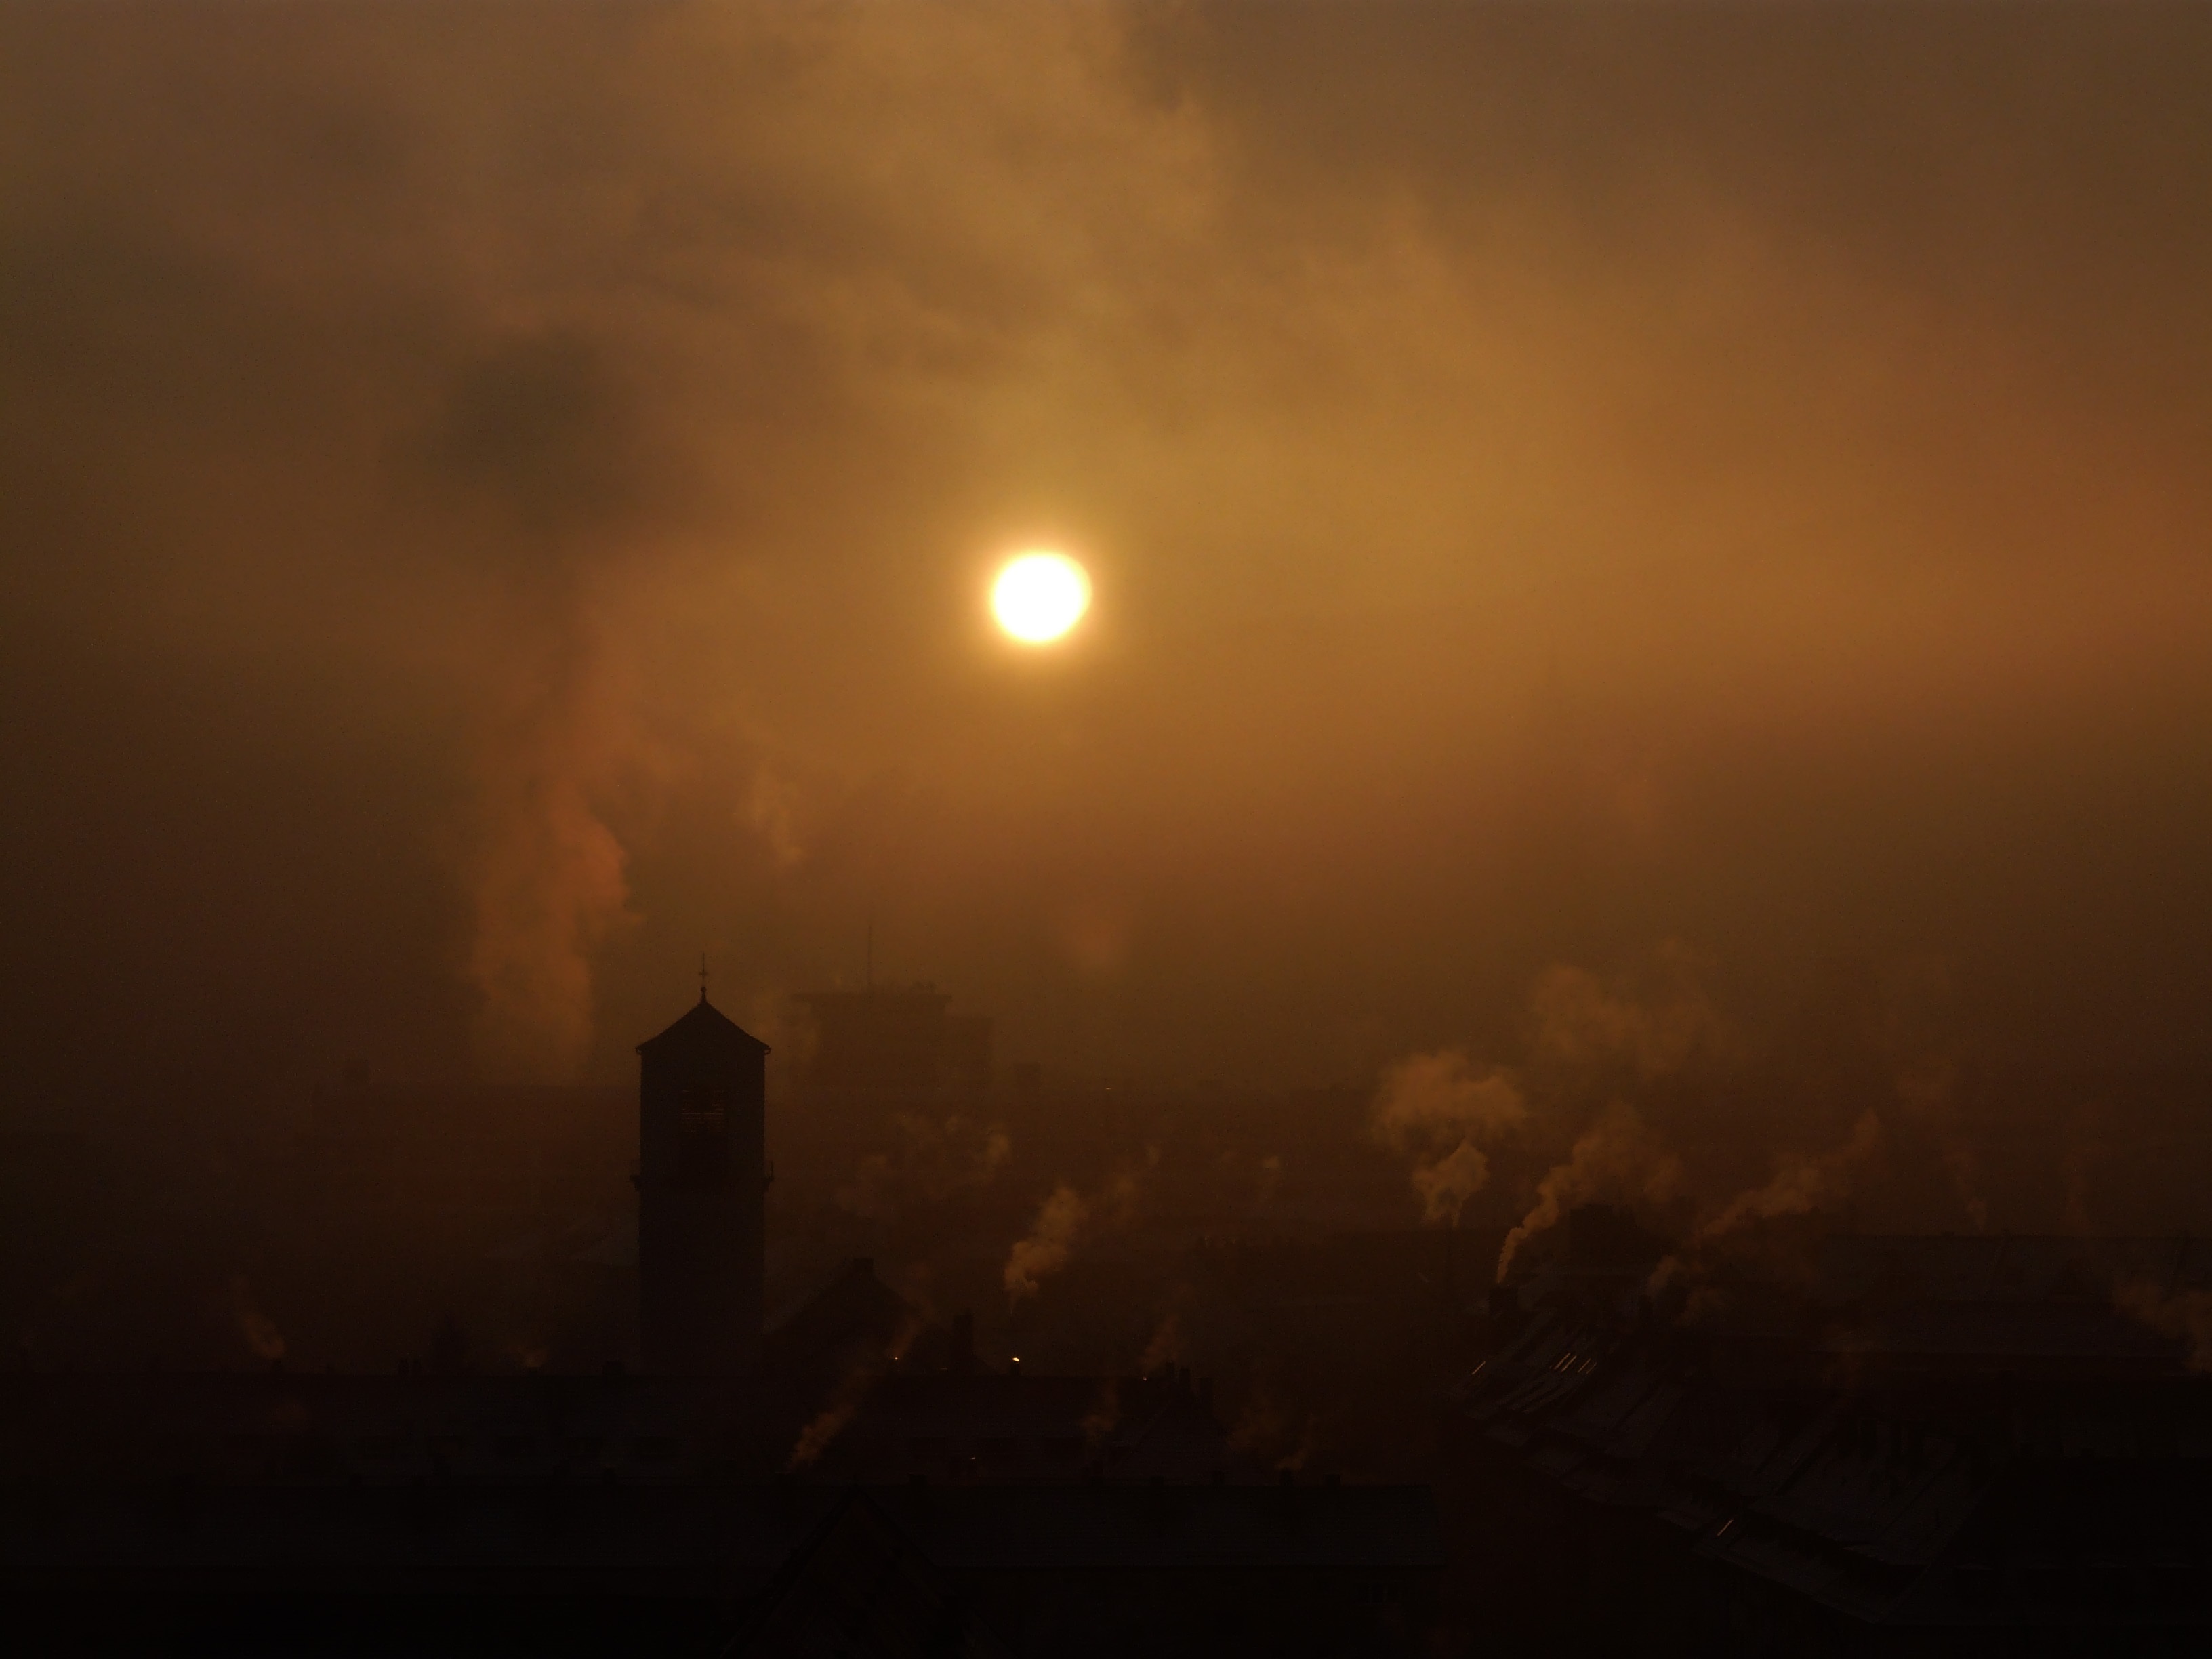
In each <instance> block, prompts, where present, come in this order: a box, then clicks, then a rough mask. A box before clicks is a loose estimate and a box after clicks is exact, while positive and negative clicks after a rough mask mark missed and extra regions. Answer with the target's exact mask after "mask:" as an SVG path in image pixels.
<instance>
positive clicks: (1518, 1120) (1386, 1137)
mask: <svg viewBox="0 0 2212 1659" xmlns="http://www.w3.org/2000/svg"><path fill="white" fill-rule="evenodd" d="M1527 1121H1528V1103H1527V1102H1526V1101H1525V1100H1523V1099H1522V1095H1521V1091H1520V1089H1519V1087H1518V1086H1517V1085H1516V1084H1515V1082H1514V1080H1513V1079H1512V1078H1511V1077H1510V1076H1509V1075H1507V1074H1506V1073H1504V1071H1501V1070H1498V1069H1497V1068H1495V1067H1493V1068H1492V1069H1490V1070H1487V1071H1484V1072H1480V1073H1478V1072H1477V1071H1476V1070H1475V1069H1474V1067H1473V1066H1470V1065H1469V1064H1468V1058H1467V1056H1466V1055H1465V1054H1462V1053H1460V1052H1458V1051H1457V1050H1455V1049H1448V1050H1444V1051H1442V1052H1439V1053H1437V1054H1415V1055H1414V1056H1413V1058H1411V1059H1410V1060H1401V1062H1400V1063H1399V1064H1397V1065H1396V1066H1393V1067H1392V1068H1391V1069H1390V1071H1389V1074H1388V1075H1387V1076H1386V1077H1385V1078H1384V1079H1383V1087H1382V1089H1381V1091H1379V1092H1378V1093H1377V1094H1376V1097H1375V1100H1374V1103H1373V1104H1372V1105H1371V1106H1370V1108H1369V1111H1368V1127H1369V1130H1370V1133H1372V1134H1373V1135H1374V1136H1375V1138H1376V1139H1377V1140H1379V1141H1381V1142H1382V1143H1383V1145H1384V1146H1388V1147H1389V1148H1390V1149H1391V1150H1392V1151H1393V1152H1400V1153H1404V1154H1408V1155H1410V1156H1411V1157H1412V1158H1413V1176H1412V1179H1413V1190H1414V1192H1415V1193H1416V1194H1419V1198H1420V1200H1421V1213H1422V1217H1423V1218H1424V1219H1425V1220H1428V1221H1449V1222H1451V1223H1453V1224H1454V1225H1457V1223H1458V1221H1459V1218H1460V1212H1461V1211H1462V1210H1463V1209H1464V1208H1465V1207H1466V1205H1467V1201H1468V1199H1470V1198H1472V1197H1474V1194H1476V1193H1478V1192H1480V1191H1481V1190H1482V1188H1483V1187H1484V1185H1485V1184H1486V1182H1488V1181H1489V1179H1490V1161H1489V1159H1488V1158H1487V1157H1486V1156H1485V1154H1484V1152H1483V1150H1482V1149H1483V1146H1484V1145H1485V1144H1486V1143H1488V1142H1491V1141H1494V1140H1496V1139H1498V1138H1499V1137H1501V1136H1504V1135H1506V1134H1510V1133H1512V1132H1514V1131H1516V1130H1517V1129H1519V1128H1520V1127H1522V1125H1523V1124H1525V1123H1526V1122H1527Z"/></svg>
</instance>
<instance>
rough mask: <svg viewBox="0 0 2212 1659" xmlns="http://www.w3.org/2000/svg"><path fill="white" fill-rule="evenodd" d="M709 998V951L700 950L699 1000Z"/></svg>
mask: <svg viewBox="0 0 2212 1659" xmlns="http://www.w3.org/2000/svg"><path fill="white" fill-rule="evenodd" d="M699 1000H700V1001H702V1002H704V1001H705V1000H707V953H706V952H705V951H700V952H699Z"/></svg>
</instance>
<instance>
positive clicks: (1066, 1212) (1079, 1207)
mask: <svg viewBox="0 0 2212 1659" xmlns="http://www.w3.org/2000/svg"><path fill="white" fill-rule="evenodd" d="M1090 1219H1091V1206H1090V1205H1088V1204H1086V1203H1085V1201H1084V1200H1083V1195H1082V1194H1080V1193H1079V1192H1077V1191H1076V1190H1075V1188H1073V1187H1070V1186H1067V1185H1066V1184H1065V1183H1063V1184H1062V1185H1060V1186H1058V1187H1055V1188H1053V1189H1052V1194H1051V1196H1050V1197H1048V1198H1047V1199H1046V1200H1045V1201H1044V1203H1043V1204H1042V1206H1040V1207H1039V1208H1038V1210H1037V1214H1036V1223H1035V1224H1034V1225H1032V1226H1031V1227H1030V1231H1029V1237H1026V1238H1023V1239H1018V1240H1017V1241H1016V1242H1015V1244H1014V1248H1013V1250H1012V1253H1011V1254H1009V1255H1007V1257H1006V1273H1005V1274H1004V1278H1005V1281H1006V1297H1007V1300H1009V1301H1011V1302H1018V1301H1020V1300H1021V1299H1022V1298H1023V1297H1025V1296H1035V1295H1036V1292H1037V1286H1038V1285H1040V1284H1042V1282H1043V1281H1044V1280H1045V1279H1048V1278H1050V1277H1051V1276H1052V1275H1053V1274H1054V1273H1058V1272H1059V1271H1060V1269H1061V1268H1062V1267H1066V1265H1067V1258H1068V1256H1069V1255H1070V1254H1071V1253H1072V1252H1073V1249H1074V1248H1075V1239H1076V1235H1077V1234H1079V1233H1080V1232H1081V1231H1083V1228H1084V1226H1085V1224H1086V1223H1087V1222H1088V1221H1089V1220H1090Z"/></svg>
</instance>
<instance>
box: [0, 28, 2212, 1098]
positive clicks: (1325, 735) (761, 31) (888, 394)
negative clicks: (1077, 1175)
mask: <svg viewBox="0 0 2212 1659" xmlns="http://www.w3.org/2000/svg"><path fill="white" fill-rule="evenodd" d="M0 169H4V171H3V172H0V295H4V299H0V305H4V311H0V433H4V437H3V438H0V469H4V471H0V535H4V547H5V558H4V569H3V570H0V577H3V578H4V582H5V587H4V614H0V629H4V630H5V638H4V641H0V674H3V675H4V684H0V736H4V742H5V745H6V748H5V753H6V766H7V780H6V787H5V790H4V799H5V803H6V805H5V824H6V837H7V857H6V859H5V865H4V867H5V870H6V877H5V886H4V892H5V895H6V906H5V912H4V916H0V921H4V925H5V927H6V932H7V940H8V942H7V945H6V947H5V951H4V953H0V959H4V962H5V964H6V969H7V973H8V981H7V984H6V987H5V994H6V996H7V999H8V1002H9V1007H10V1010H11V1015H10V1018H9V1036H10V1041H9V1057H10V1060H11V1062H12V1067H11V1069H12V1071H13V1073H14V1074H15V1077H16V1078H17V1079H18V1081H17V1082H16V1084H15V1088H16V1089H17V1091H19V1092H20V1093H21V1095H22V1096H23V1097H24V1098H25V1099H26V1100H33V1099H44V1098H52V1097H59V1096H63V1095H66V1094H67V1093H68V1092H69V1091H71V1090H82V1089H87V1088H91V1087H94V1086H97V1085H103V1083H104V1082H105V1081H116V1082H126V1081H127V1082H129V1083H131V1085H134V1086H148V1087H161V1086H168V1085H170V1084H171V1083H173V1082H174V1081H175V1080H177V1079H209V1078H220V1079H234V1080H237V1081H240V1082H241V1083H253V1084H256V1085H258V1084H262V1083H268V1082H271V1081H276V1082H287V1081H289V1082H297V1081H301V1080H311V1079H315V1078H319V1077H327V1076H330V1075H331V1074H333V1073H335V1072H336V1071H337V1068H338V1067H339V1066H341V1065H343V1063H345V1062H346V1061H347V1060H349V1059H358V1060H364V1061H366V1062H367V1063H368V1064H369V1065H370V1066H372V1068H373V1069H374V1070H375V1071H376V1072H377V1073H380V1074H381V1075H391V1076H430V1075H440V1074H445V1073H453V1072H457V1071H461V1070H465V1069H467V1068H470V1067H480V1068H482V1069H483V1070H484V1071H485V1072H486V1073H488V1074H491V1075H497V1076H521V1075H530V1076H538V1077H571V1076H602V1077H610V1078H614V1077H621V1076H623V1075H626V1074H627V1066H628V1065H629V1060H628V1055H629V1047H630V1045H631V1044H633V1043H635V1042H636V1041H637V1040H638V1039H639V1038H640V1037H641V1036H644V1035H647V1033H649V1032H650V1031H652V1030H655V1029H658V1027H659V1025H660V1024H663V1023H665V1019H666V1018H669V1017H670V1016H671V1014H672V1013H673V1012H676V1011H677V1010H678V1009H679V1008H680V1007H681V1006H682V1005H683V1003H684V1001H685V1000H687V999H688V997H689V996H690V994H692V989H691V987H692V984H693V981H692V974H693V971H694V969H695V967H696V961H697V957H698V955H699V953H700V951H702V949H703V950H705V951H708V953H709V954H710V957H711V958H712V960H713V963H714V970H715V973H716V979H715V981H714V982H715V986H716V989H717V996H718V1000H720V1001H722V1002H723V1003H724V1005H725V1006H728V1007H729V1008H731V1010H732V1012H735V1013H737V1014H738V1017H739V1018H743V1019H746V1020H748V1021H749V1022H751V1023H754V1024H758V1025H760V1026H762V1027H763V1030H766V1031H767V1033H768V1034H769V1036H771V1039H772V1040H773V1039H774V1037H775V1036H776V1030H775V1027H776V1024H777V1021H778V1019H779V1018H780V1013H779V1010H780V1008H781V998H782V997H783V996H784V994H786V993H787V992H789V991H790V990H792V989H794V988H801V987H810V986H817V985H821V984H824V983H827V982H829V981H832V980H833V979H834V978H835V977H836V976H839V975H842V976H844V977H845V978H846V979H847V980H848V981H850V980H853V979H855V978H857V976H858V975H859V974H860V969H861V956H862V940H863V937H864V930H865V929H866V927H867V925H868V923H869V921H870V919H871V918H872V920H873V923H874V927H875V931H876V939H877V963H878V973H879V975H884V976H889V977H895V978H899V979H909V978H928V979H932V980H934V981H938V982H939V984H940V985H943V986H945V987H947V988H950V989H951V990H953V991H954V992H955V993H956V994H957V997H958V999H959V1001H960V1005H961V1006H964V1007H969V1008H973V1009H975V1010H979V1011H986V1012H995V1013H996V1014H997V1015H998V1016H999V1017H1000V1053H1001V1055H1002V1057H1004V1058H1008V1059H1019V1058H1028V1057H1036V1058H1042V1059H1043V1060H1046V1061H1048V1063H1050V1064H1053V1065H1055V1066H1063V1067H1066V1068H1068V1069H1071V1070H1074V1071H1079V1072H1090V1073H1097V1072H1113V1073H1135V1074H1139V1075H1151V1076H1163V1077H1177V1076H1183V1077H1188V1076H1194V1075H1199V1074H1213V1075H1221V1076H1226V1077H1249V1078H1254V1079H1280V1080H1315V1081H1319V1080H1323V1079H1332V1078H1334V1079H1342V1080H1346V1081H1353V1082H1364V1081H1366V1080H1369V1079H1372V1078H1373V1077H1374V1076H1375V1075H1376V1072H1377V1070H1378V1068H1380V1067H1381V1066H1383V1064H1385V1063H1386V1062H1388V1061H1389V1060H1392V1059H1393V1058H1394V1057H1396V1056H1399V1055H1401V1054H1405V1053H1407V1052H1409V1051H1411V1050H1413V1049H1416V1048H1428V1047H1433V1046H1435V1045H1437V1044H1440V1043H1446V1042H1458V1043H1463V1044H1467V1045H1468V1046H1469V1047H1470V1048H1473V1049H1474V1050H1475V1051H1478V1052H1486V1053H1504V1052H1505V1051H1507V1050H1509V1049H1510V1048H1511V1046H1512V1044H1513V1042H1515V1041H1516V1036H1515V1034H1516V1030H1518V1029H1519V1026H1518V1022H1519V1021H1520V1019H1521V1018H1522V1008H1523V1006H1524V1005H1525V1000H1526V997H1527V994H1528V987H1529V986H1530V984H1531V983H1532V982H1533V981H1534V979H1535V977H1536V975H1539V974H1540V973H1541V971H1542V970H1543V969H1546V968H1547V967H1548V966H1551V965H1553V964H1555V963H1572V964H1577V965H1580V966H1583V967H1585V968H1588V969H1592V970H1595V971H1596V972H1599V973H1601V974H1614V973H1624V972H1629V971H1632V970H1633V969H1636V967H1637V966H1638V964H1640V963H1649V962H1650V961H1652V960H1654V959H1655V958H1656V957H1659V956H1661V955H1663V954H1664V953H1667V952H1670V951H1671V952H1678V953H1681V952H1686V953H1688V955H1689V956H1690V957H1694V958H1695V959H1696V960H1698V961H1699V962H1701V963H1703V964H1705V965H1704V967H1703V968H1702V969H1701V970H1700V971H1701V972H1702V973H1703V974H1705V975H1706V976H1707V977H1708V979H1709V980H1710V981H1711V983H1712V985H1713V986H1714V987H1716V994H1717V995H1719V996H1720V997H1722V998H1723V1000H1725V1001H1726V1002H1727V1003H1728V1004H1729V1006H1730V1007H1731V1008H1732V1009H1735V1010H1736V1011H1738V1015H1739V1017H1740V1018H1743V1019H1745V1020H1747V1021H1751V1022H1753V1023H1755V1022H1757V1021H1759V1020H1761V1019H1765V1020H1771V1021H1781V1020H1786V1019H1787V1018H1790V1017H1791V1011H1792V1010H1793V1009H1794V1008H1795V1007H1796V1006H1797V1005H1798V1004H1799V1003H1800V1002H1802V1000H1803V999H1804V998H1805V997H1806V996H1808V994H1811V989H1810V987H1814V986H1815V985H1816V984H1818V983H1820V975H1822V974H1823V973H1824V972H1826V971H1827V966H1826V965H1828V964H1832V963H1834V962H1836V961H1837V960H1838V959H1847V960H1856V961H1862V962H1864V963H1870V964H1872V966H1873V969H1874V970H1875V971H1876V972H1877V973H1879V974H1881V975H1887V976H1890V977H1893V978H1897V979H1899V981H1901V982H1911V983H1914V984H1936V985H1940V986H1942V987H1945V988H1944V990H1943V992H1942V996H1943V1000H1944V1012H1943V1014H1942V1018H1944V1019H1946V1020H1948V1021H1951V1022H1954V1024H1955V1025H1956V1028H1957V1030H1958V1031H1959V1032H1960V1040H1961V1041H1965V1042H1972V1043H1973V1044H1976V1045H1979V1046H1980V1047H1981V1048H1984V1049H1985V1050H1987V1051H1988V1052H1991V1053H1997V1054H2019V1055H2022V1056H2028V1057H2033V1056H2044V1055H2061V1056H2065V1057H2069V1058H2080V1059H2094V1060H2103V1059H2128V1060H2140V1059H2155V1060H2173V1059H2199V1058H2203V1057H2204V1056H2205V1055H2206V1054H2207V1052H2208V1049H2212V1024H2208V1019H2207V1013H2206V1010H2207V1007H2208V1006H2212V931H2208V924H2212V862H2208V860H2207V857H2206V848H2207V846H2208V843H2212V660H2208V658H2209V657H2212V653H2207V651H2206V649H2205V641H2207V639H2208V637H2212V632H2208V624H2212V567H2209V566H2208V557H2207V533H2208V531H2209V530H2212V472H2208V465H2207V457H2208V455H2212V446H2208V439H2212V419H2208V416H2212V372H2208V371H2212V310H2208V307H2207V306H2206V303H2205V295H2207V294H2208V293H2212V13H2208V12H2207V11H2206V10H2204V9H2203V8H2200V7H2170V8H2138V7H2130V6H2105V5H2100V6H2095V7H2087V6H2081V7H2065V8H2059V7H2047V8H2046V7H2021V6H2006V5H1977V6H1972V7H1966V6H1949V5H1944V6H1927V7H1911V6H1884V7H1879V8H1869V7H1861V6H1843V5H1835V6H1826V7H1822V6H1811V5H1800V6H1788V7H1784V6H1742V7H1729V8H1719V7H1715V8H1692V7H1651V6H1637V7H1633V8H1627V7H1620V8H1600V7H1592V8H1579V7H1571V6H1561V5H1547V6H1542V7H1528V8H1517V7H1509V6H1486V7H1480V8H1474V7H1467V8H1448V7H1443V6H1421V7H1410V6H1409V7H1403V8H1374V7H1358V8H1354V7H1352V6H1349V5H1344V6H1337V7H1329V8H1309V7H1301V6H1295V5H1291V4H1283V3H1277V4H1267V5H1237V6H1222V7H1213V6H1206V5H1190V4H1178V5H1148V6H1137V7H1131V8H1123V7H1115V6H1109V5H1105V4H1085V5H1074V6H1044V5H1035V4H1030V5H1018V6H1008V7H1004V8H994V7H987V6H961V7H957V8H947V7H929V8H924V7H921V6H919V5H907V4H892V3H882V4H869V5H844V6H834V7H832V6H819V7H803V6H798V5H789V4H774V5H764V6H760V7H754V8H744V7H725V6H714V7H692V6H681V5H665V6H646V5H620V6H608V7H592V6H584V5H564V6H557V7H536V6H521V5H511V6H481V7H471V8H455V7H443V6H435V7H434V6H428V5H420V6H410V5H388V4H380V5H373V6H371V5H342V4H315V5H305V4H302V5H298V6H278V5H268V4H252V5H222V6H218V5H199V6H194V7H190V8H185V7H179V6H173V5H158V6H146V7H137V8H134V7H130V6H125V5H112V4H103V5H96V6H85V5H62V4H54V5H33V4H19V5H15V6H12V7H9V8H8V9H6V11H5V12H4V13H0ZM1032 543H1046V544H1055V545H1059V546H1063V547H1065V548H1066V549H1068V550H1071V551H1072V552H1073V553H1075V554H1076V555H1078V556H1079V557H1081V558H1082V559H1083V560H1084V561H1085V562H1086V564H1087V565H1088V566H1089V568H1090V569H1091V574H1092V575H1093V578H1094V580H1095V583H1096V587H1097V602H1096V605H1095V607H1094V609H1093V611H1092V612H1091V617H1089V618H1088V620H1087V621H1086V623H1085V625H1084V627H1083V628H1082V629H1080V630H1079V632H1078V634H1077V635H1074V636H1073V637H1072V638H1071V640H1070V641H1068V642H1067V643H1066V645H1065V646H1063V647H1058V648H1055V649H1052V650H1048V651H1042V652H1025V651H1021V650H1018V649H1017V648H1014V647H1010V646H1008V645H1007V644H1006V642H1005V641H1002V640H1000V638H998V637H997V636H996V635H994V633H993V631H992V630H991V629H990V626H989V621H988V617H987V610H986V606H985V589H986V586H987V580H988V577H989V574H990V573H991V570H992V568H993V567H994V562H995V561H996V560H997V559H998V558H999V557H1000V556H1002V555H1003V554H1005V553H1006V552H1007V551H1009V550H1012V549H1013V548H1015V547H1018V546H1021V545H1024V544H1032ZM1668 959H1674V958H1673V957H1669V958H1668Z"/></svg>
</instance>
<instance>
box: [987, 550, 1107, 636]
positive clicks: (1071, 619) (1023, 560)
mask: <svg viewBox="0 0 2212 1659" xmlns="http://www.w3.org/2000/svg"><path fill="white" fill-rule="evenodd" d="M1090 605H1091V578H1090V577H1089V576H1088V575H1086V574H1084V569H1083V567H1082V566H1081V565H1079V564H1078V563H1076V562H1075V561H1074V560H1073V559H1071V558H1069V557H1068V556H1067V555H1066V554H1065V553H1047V552H1036V553H1024V554H1023V555H1021V556H1020V557H1018V558H1016V559H1012V560H1010V561H1009V562H1007V564H1006V568H1004V569H1003V570H1001V571H1000V572H999V579H998V580H996V581H995V582H994V583H992V584H991V614H992V615H993V616H994V617H997V618H998V619H999V626H1000V627H1001V628H1003V629H1006V632H1007V633H1008V634H1010V635H1012V636H1013V637H1014V638H1015V639H1017V640H1019V641H1021V642H1022V643H1023V644H1024V645H1045V644H1048V643H1049V642H1050V641H1054V640H1056V639H1058V638H1059V637H1060V635H1063V634H1065V633H1066V632H1067V630H1068V629H1071V628H1073V627H1074V626H1075V624H1076V623H1078V622H1079V621H1080V620H1081V619H1082V616H1083V613H1084V612H1085V611H1086V610H1088V609H1089V608H1090Z"/></svg>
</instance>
